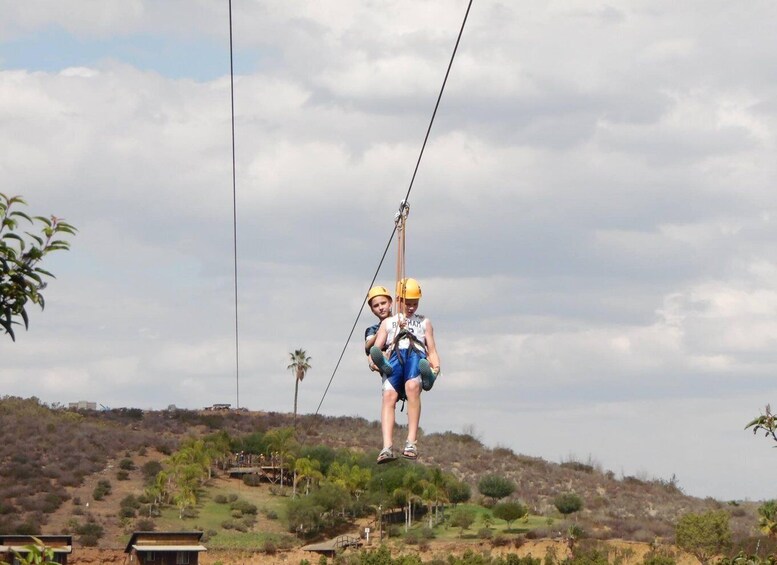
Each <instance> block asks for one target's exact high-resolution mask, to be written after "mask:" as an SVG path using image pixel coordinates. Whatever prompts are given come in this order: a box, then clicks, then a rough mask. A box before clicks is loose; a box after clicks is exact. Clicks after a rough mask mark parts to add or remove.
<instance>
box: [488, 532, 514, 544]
mask: <svg viewBox="0 0 777 565" xmlns="http://www.w3.org/2000/svg"><path fill="white" fill-rule="evenodd" d="M509 543H510V540H509V539H508V538H507V537H506V536H503V535H502V534H496V535H495V536H494V537H493V538H491V546H492V547H504V546H506V545H507V544H509Z"/></svg>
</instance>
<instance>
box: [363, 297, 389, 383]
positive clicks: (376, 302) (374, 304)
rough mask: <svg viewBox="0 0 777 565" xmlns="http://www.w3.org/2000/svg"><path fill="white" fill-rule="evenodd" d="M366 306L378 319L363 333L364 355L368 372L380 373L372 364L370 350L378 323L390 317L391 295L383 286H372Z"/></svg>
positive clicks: (373, 343) (376, 332) (376, 333)
mask: <svg viewBox="0 0 777 565" xmlns="http://www.w3.org/2000/svg"><path fill="white" fill-rule="evenodd" d="M367 305H368V306H369V307H370V310H372V313H373V314H375V316H376V317H377V318H378V323H377V324H373V325H371V326H370V327H369V328H367V329H366V330H365V331H364V353H365V354H366V355H367V362H368V363H369V366H370V371H375V372H380V369H379V368H378V367H376V366H375V363H373V362H372V358H371V357H370V348H371V347H372V346H373V345H375V338H376V337H377V335H378V328H379V327H380V323H381V322H382V321H383V320H385V319H386V318H388V317H389V316H391V293H389V291H388V289H387V288H386V287H385V286H373V287H372V288H371V289H370V290H369V292H368V293H367Z"/></svg>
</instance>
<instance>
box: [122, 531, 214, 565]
mask: <svg viewBox="0 0 777 565" xmlns="http://www.w3.org/2000/svg"><path fill="white" fill-rule="evenodd" d="M201 538H202V532H134V533H133V534H132V537H130V540H129V542H128V543H127V547H126V548H125V549H124V553H127V554H129V556H130V557H129V562H130V563H132V564H133V565H135V564H136V563H137V564H138V565H198V563H199V557H200V552H201V551H207V548H206V547H205V546H204V545H202V543H200V539H201Z"/></svg>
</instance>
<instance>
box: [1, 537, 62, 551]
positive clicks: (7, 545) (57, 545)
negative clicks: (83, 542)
mask: <svg viewBox="0 0 777 565" xmlns="http://www.w3.org/2000/svg"><path fill="white" fill-rule="evenodd" d="M33 538H38V539H39V540H40V541H41V542H42V543H43V545H44V546H45V547H46V548H47V549H51V550H52V551H54V553H72V551H73V536H68V535H46V534H36V535H25V534H0V552H2V553H8V552H10V551H17V552H20V553H24V552H26V551H27V546H28V545H37V544H36V543H35V540H34V539H33Z"/></svg>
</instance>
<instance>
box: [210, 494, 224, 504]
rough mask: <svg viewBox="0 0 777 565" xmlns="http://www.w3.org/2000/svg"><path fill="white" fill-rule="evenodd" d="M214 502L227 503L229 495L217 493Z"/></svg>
mask: <svg viewBox="0 0 777 565" xmlns="http://www.w3.org/2000/svg"><path fill="white" fill-rule="evenodd" d="M213 502H215V503H216V504H226V503H227V497H226V496H224V495H223V494H217V495H216V496H214V497H213Z"/></svg>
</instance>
